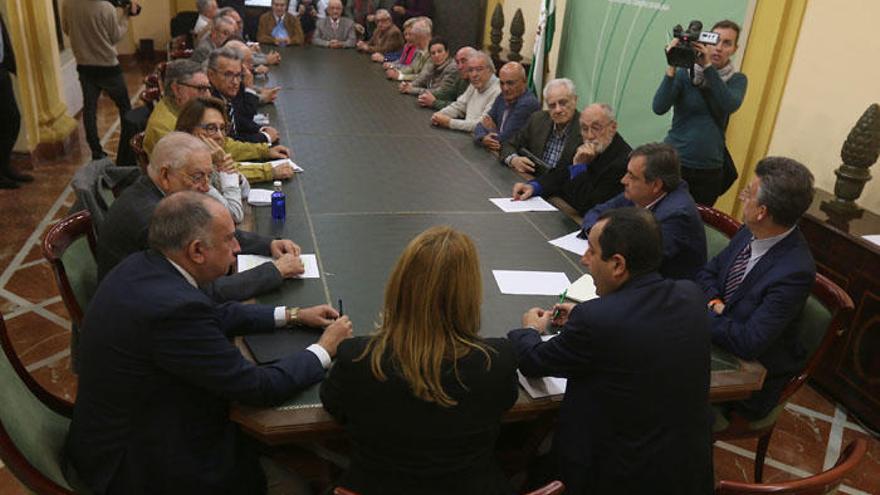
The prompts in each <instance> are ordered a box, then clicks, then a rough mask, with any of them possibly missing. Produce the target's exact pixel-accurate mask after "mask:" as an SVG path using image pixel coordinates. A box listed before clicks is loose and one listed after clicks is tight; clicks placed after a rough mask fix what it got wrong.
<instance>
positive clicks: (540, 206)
mask: <svg viewBox="0 0 880 495" xmlns="http://www.w3.org/2000/svg"><path fill="white" fill-rule="evenodd" d="M489 201H491V202H492V203H494V204H495V206H497V207H498V208H501V211H504V212H506V213H521V212H524V211H558V210H557V209H556V207H555V206H553V205H551V204H550V203H548V202H546V201H544V198H542V197H540V196H535V197H532V198H529V199H526V200H518V201H514V200H513V199H512V198H489Z"/></svg>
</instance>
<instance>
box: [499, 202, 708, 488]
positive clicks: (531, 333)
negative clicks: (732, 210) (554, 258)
mask: <svg viewBox="0 0 880 495" xmlns="http://www.w3.org/2000/svg"><path fill="white" fill-rule="evenodd" d="M660 237H661V233H660V227H659V226H658V224H657V221H656V220H655V219H654V217H653V216H652V215H651V214H650V213H648V212H647V211H645V210H644V209H642V208H623V209H617V210H611V211H608V212H606V213H605V214H603V215H602V217H601V218H600V219H599V221H598V222H597V223H596V225H595V226H594V227H593V229H592V230H591V231H590V246H589V248H588V250H587V252H586V253H585V254H584V256H583V258H582V260H581V263H582V264H584V265H585V266H587V267H588V268H589V270H590V273H592V275H593V279H594V281H595V284H596V292H597V294H598V295H599V298H598V299H593V300H590V301H587V302H584V303H581V304H578V305H573V304H570V303H565V304H559V305H556V306H555V307H554V308H552V309H547V310H545V309H541V308H532V309H530V310H529V311H528V312H526V313H525V314H524V315H523V318H522V325H523V328H520V329H518V330H513V331H511V332H510V333H509V334H508V338H509V339H510V340H511V341H512V342H513V345H514V347H515V348H516V350H517V354H518V356H519V370H520V371H521V372H522V373H523V374H524V375H526V376H530V377H540V376H548V375H549V376H557V377H563V378H567V380H568V381H567V386H566V390H565V397H564V398H563V400H562V407H561V408H560V411H559V421H558V425H557V429H556V432H555V434H554V445H553V456H554V457H553V461H555V462H553V463H552V464H554V465H555V466H556V469H557V470H558V472H557V473H553V474H555V476H558V477H559V478H560V479H561V480H562V481H563V483H565V493H566V494H569V493H571V494H576V495H580V494H588V493H628V494H636V493H651V494H667V493H668V494H675V495H682V494H707V493H711V492H712V486H713V475H712V440H711V434H710V425H709V423H710V414H709V397H708V394H709V368H710V352H711V343H710V337H709V318H708V316H707V315H706V312H705V309H704V302H703V296H702V294H701V292H700V289H699V287H697V285H696V284H694V283H693V282H691V281H688V280H669V279H664V278H663V277H661V276H660V274H658V273H657V268H658V267H659V266H660V261H661V258H662V256H661V239H660ZM556 311H558V316H557V318H556V319H553V316H554V313H555V312H556ZM551 319H552V320H553V323H554V324H557V325H564V328H563V329H562V331H561V332H560V333H559V334H558V335H557V336H556V337H555V338H552V339H550V340H547V341H544V340H542V338H541V334H544V333H545V332H546V330H547V328H548V326H549V324H550V322H551Z"/></svg>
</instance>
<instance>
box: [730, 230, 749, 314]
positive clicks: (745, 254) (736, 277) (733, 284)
mask: <svg viewBox="0 0 880 495" xmlns="http://www.w3.org/2000/svg"><path fill="white" fill-rule="evenodd" d="M751 257H752V243H751V242H749V243H748V244H746V247H744V248H743V250H742V251H740V252H739V254H738V255H736V259H734V260H733V264H732V265H730V271H728V272H727V282H726V283H725V284H724V300H725V301H729V300H730V296H732V295H733V294H734V293H735V292H736V290H737V289H738V288H739V286H740V284H742V281H743V279H744V278H745V276H746V267H747V266H749V259H750V258H751Z"/></svg>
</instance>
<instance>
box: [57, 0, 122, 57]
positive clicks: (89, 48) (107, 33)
mask: <svg viewBox="0 0 880 495" xmlns="http://www.w3.org/2000/svg"><path fill="white" fill-rule="evenodd" d="M61 12H62V14H61V21H62V23H61V28H62V29H63V30H64V32H65V33H66V34H67V36H69V37H70V47H71V48H72V49H73V55H74V57H76V63H77V65H94V66H100V67H113V66H116V65H119V59H117V58H116V46H115V45H116V43H119V41H120V40H121V39H122V37H123V36H125V32H126V30H127V29H128V11H127V10H126V11H125V12H124V13H123V11H122V9H117V8H116V7H114V6H113V4H111V3H110V2H108V1H107V0H64V4H63V5H62V7H61Z"/></svg>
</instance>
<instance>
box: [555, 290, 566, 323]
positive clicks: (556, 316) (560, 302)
mask: <svg viewBox="0 0 880 495" xmlns="http://www.w3.org/2000/svg"><path fill="white" fill-rule="evenodd" d="M567 295H568V289H565V290H564V291H562V294H559V304H562V303H564V302H565V296H567ZM556 318H559V308H556V311H554V312H553V318H551V319H552V320H555V319H556Z"/></svg>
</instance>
